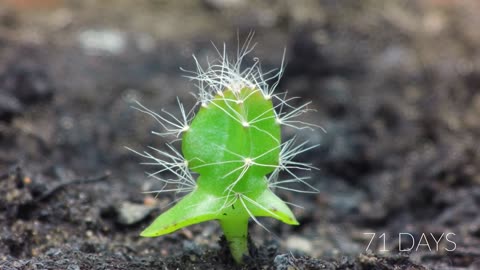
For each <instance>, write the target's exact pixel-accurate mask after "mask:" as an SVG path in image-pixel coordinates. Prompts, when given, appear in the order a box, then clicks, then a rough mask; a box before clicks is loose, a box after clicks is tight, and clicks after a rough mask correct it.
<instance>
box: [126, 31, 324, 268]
mask: <svg viewBox="0 0 480 270" xmlns="http://www.w3.org/2000/svg"><path fill="white" fill-rule="evenodd" d="M247 41H248V43H247V44H246V45H245V46H244V47H243V49H242V50H241V51H239V55H237V60H236V61H235V62H234V63H230V62H229V60H228V57H227V56H226V54H225V50H224V53H223V55H221V58H220V61H219V62H216V63H210V64H209V68H208V69H207V70H206V71H204V70H203V69H202V68H201V67H200V65H199V64H198V62H197V66H198V71H197V72H195V73H194V76H192V77H191V78H192V79H193V80H196V81H197V82H198V86H199V89H200V91H199V94H198V104H201V106H200V109H199V111H198V112H197V114H196V115H195V116H194V117H191V113H185V110H184V108H183V105H182V104H181V103H180V101H179V102H178V104H179V106H180V112H181V115H182V117H181V118H180V119H177V118H175V117H174V116H173V114H170V113H168V112H164V114H157V113H155V112H153V111H150V110H149V109H147V108H145V107H143V106H142V105H140V104H138V105H139V106H138V107H136V109H137V110H140V111H142V112H145V113H148V114H150V115H151V116H153V117H154V118H155V119H156V120H157V121H158V122H159V123H160V124H161V126H162V127H163V128H164V130H165V131H164V132H163V133H156V134H159V135H162V136H166V135H176V136H177V138H178V137H180V136H181V143H182V147H181V149H182V153H180V152H179V151H177V150H176V149H175V147H173V146H171V145H168V146H169V149H170V150H169V151H162V150H159V149H154V148H152V149H153V150H155V152H156V153H158V154H160V155H162V158H158V157H155V156H153V155H151V154H149V153H148V152H144V153H138V152H137V153H138V154H140V155H142V156H143V157H145V158H148V159H151V160H153V162H152V163H147V164H157V165H160V166H162V167H163V169H161V170H159V171H157V172H154V173H151V174H150V176H152V177H155V178H157V179H158V180H161V181H162V182H164V183H165V186H171V185H175V186H176V188H174V189H165V187H164V188H163V189H162V190H158V191H152V192H157V193H161V192H167V191H176V192H187V193H188V194H187V195H185V196H184V197H183V198H182V199H181V200H180V201H179V202H178V203H177V204H176V205H175V206H173V207H172V208H170V209H169V210H167V211H166V212H164V213H162V214H161V215H160V216H159V217H157V219H155V221H154V222H153V223H152V224H151V225H150V226H148V227H147V228H146V229H145V230H144V231H143V232H142V233H141V236H144V237H157V236H161V235H164V234H168V233H172V232H174V231H176V230H178V229H180V228H183V227H186V226H189V225H192V224H196V223H200V222H204V221H209V220H218V221H219V222H220V225H221V228H222V229H223V232H224V234H225V237H226V239H227V242H228V244H229V247H230V251H231V254H232V256H233V258H234V260H235V261H236V262H238V263H242V261H243V257H244V256H248V255H249V254H248V246H247V234H248V222H249V220H250V219H252V220H254V221H255V222H256V223H258V224H260V222H258V220H257V217H272V218H275V219H278V220H280V221H282V222H284V223H287V224H290V225H298V222H297V220H296V219H295V216H294V215H293V213H292V211H291V210H290V209H289V207H288V206H287V205H286V203H285V202H284V201H282V200H281V199H280V198H279V197H277V196H276V195H275V194H274V193H273V191H272V190H273V189H275V188H284V189H287V190H291V191H298V190H295V189H293V188H289V187H285V186H284V184H288V183H292V182H300V183H303V184H305V185H307V186H308V187H309V188H311V189H314V187H312V186H310V185H309V184H308V183H306V182H305V178H303V177H297V176H296V175H295V174H294V173H293V172H292V170H294V169H300V170H310V169H311V168H313V167H312V166H311V165H309V164H306V163H300V162H295V161H292V159H293V158H294V157H295V155H297V154H298V153H302V152H304V151H307V150H309V149H311V148H313V147H315V146H312V147H308V148H303V147H304V145H305V143H303V144H300V145H297V146H294V141H293V140H290V141H286V142H283V143H282V139H281V130H280V127H281V126H282V125H284V126H289V127H291V128H297V129H303V128H311V127H312V126H313V125H310V124H306V123H303V122H301V121H298V120H293V119H294V118H295V117H297V116H299V115H300V114H302V113H303V112H305V111H308V109H307V108H306V107H307V105H308V103H307V104H304V105H301V106H296V107H294V106H292V105H289V104H288V101H289V100H285V99H281V98H280V97H279V96H277V95H274V92H273V91H274V89H275V86H276V85H277V84H278V82H277V83H274V84H273V87H269V84H268V83H267V79H264V74H263V73H262V72H261V70H260V68H259V64H258V61H257V62H255V64H254V65H253V66H251V67H249V68H247V69H244V70H241V61H242V59H243V57H244V56H245V55H246V54H247V53H248V52H250V51H251V49H249V48H248V47H249V46H248V45H249V42H250V41H251V37H250V39H247ZM195 60H196V59H195ZM257 64H258V65H257ZM282 67H283V63H282ZM282 72H283V69H282V68H281V69H280V70H279V71H278V73H277V74H276V76H273V77H277V78H279V77H280V76H281V74H282ZM270 79H271V78H270ZM273 98H276V99H278V100H279V103H278V104H277V105H274V104H273V102H272V99H273ZM285 108H289V110H290V111H289V112H283V109H285ZM132 151H133V150H132ZM167 171H168V172H170V173H173V174H174V175H176V176H177V177H178V179H173V180H172V179H165V178H161V177H160V176H161V175H162V173H163V172H167ZM281 171H285V172H286V173H287V174H289V175H291V176H293V178H292V179H288V180H283V181H277V178H278V176H279V173H280V172H281ZM193 175H198V176H197V177H194V176H193ZM302 192H305V191H302ZM306 192H308V191H306ZM313 192H315V191H313ZM260 225H261V224H260ZM262 226H263V225H262Z"/></svg>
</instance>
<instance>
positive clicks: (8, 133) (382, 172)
mask: <svg viewBox="0 0 480 270" xmlns="http://www.w3.org/2000/svg"><path fill="white" fill-rule="evenodd" d="M479 14H480V2H479V1H476V0H458V1H453V0H418V1H413V0H412V1H407V0H398V1H380V0H367V1H356V0H345V1H335V0H317V1H313V0H312V1H308V0H305V1H303V0H302V1H288V0H284V1H273V0H268V1H243V0H202V1H186V0H185V1H161V0H158V1H154V0H137V1H126V0H116V1H112V0H108V1H99V0H97V1H94V0H83V1H74V0H3V1H1V2H0V230H1V233H0V268H2V269H49V267H51V268H50V269H67V268H68V269H98V268H96V267H100V266H105V267H107V268H114V269H132V268H134V267H136V268H138V269H158V268H159V267H170V268H175V267H179V268H180V269H188V268H191V267H193V266H194V265H195V266H198V267H204V268H205V269H209V268H210V269H213V268H215V269H219V268H220V269H221V268H223V267H231V261H228V260H226V259H225V258H223V257H222V256H220V255H221V254H223V253H222V252H224V249H223V248H222V245H221V244H220V242H219V238H220V235H221V232H220V230H219V228H218V225H217V224H216V223H214V222H210V223H205V224H200V225H195V226H192V227H189V228H186V229H183V230H181V231H179V232H178V233H175V234H172V235H168V236H165V237H160V238H155V239H143V238H140V237H139V236H138V234H139V232H140V231H141V230H142V228H144V227H145V226H146V225H147V224H149V222H150V221H152V220H153V218H154V217H155V216H156V215H158V214H159V213H161V211H162V210H160V208H162V209H165V207H168V204H169V203H170V202H172V201H173V200H174V195H171V196H170V195H162V196H159V197H157V198H154V197H152V196H150V195H145V194H143V193H142V191H145V190H151V189H152V188H154V187H155V185H156V183H155V181H154V180H152V179H148V178H147V177H146V175H145V173H144V171H148V169H149V168H147V167H145V166H141V165H139V164H138V163H139V162H141V161H142V159H141V158H140V157H138V156H136V155H134V154H133V153H132V152H129V151H128V150H126V149H125V147H124V146H129V147H132V148H134V149H137V150H144V149H145V148H146V146H155V147H160V148H161V147H163V144H164V143H165V142H166V140H165V139H164V138H161V137H159V136H155V135H152V134H151V133H150V131H152V130H159V126H158V124H157V123H156V122H155V121H154V120H153V119H152V118H151V117H149V116H148V115H145V114H142V113H139V112H137V111H135V110H133V109H132V108H131V107H130V106H131V103H132V101H133V100H138V101H140V102H142V103H143V104H144V105H145V106H147V107H148V108H150V109H152V110H154V111H160V110H161V109H162V108H164V109H165V110H168V111H171V112H174V113H175V114H177V115H178V113H179V112H178V108H177V106H176V97H177V96H178V97H180V98H181V100H182V102H183V103H184V104H185V106H186V107H187V108H190V107H191V106H193V105H194V103H195V99H194V97H193V96H192V95H191V94H190V92H195V91H196V89H195V87H194V85H193V83H192V82H190V81H189V80H188V79H187V78H184V77H183V76H184V75H187V74H185V73H184V72H182V71H181V70H180V69H179V68H180V67H182V68H185V69H188V70H192V69H194V68H195V65H194V61H193V58H192V54H195V55H196V56H197V57H198V59H200V60H201V61H203V63H206V58H207V57H208V58H209V59H211V58H214V57H216V52H215V49H214V47H213V46H212V42H213V43H214V44H216V45H217V46H222V44H223V42H225V43H226V44H227V49H228V50H230V51H231V52H232V53H234V52H235V51H236V49H237V37H240V41H243V40H244V39H245V38H246V37H247V35H248V33H250V32H251V31H254V32H255V37H254V41H255V42H257V43H258V44H257V46H256V48H255V50H254V51H253V52H252V53H251V54H250V55H249V57H247V58H248V59H247V62H248V61H251V59H252V58H253V57H259V58H260V59H261V61H262V65H263V68H264V69H265V70H268V69H270V68H276V67H279V66H280V64H281V60H282V54H283V51H284V49H286V63H287V65H286V72H285V74H284V77H283V79H282V81H281V84H280V85H279V87H278V89H279V91H285V90H288V94H289V96H291V97H293V96H298V97H300V98H299V99H297V100H295V102H298V105H299V104H302V103H305V102H308V101H310V100H311V101H313V103H312V105H311V108H312V109H315V110H316V111H314V112H310V113H308V114H306V115H304V116H303V117H304V118H302V119H303V120H305V121H307V122H311V123H314V124H317V125H320V126H322V127H323V128H324V129H325V130H326V131H327V132H326V133H323V132H322V131H321V130H317V131H314V132H310V131H306V130H305V131H300V134H299V135H298V136H299V138H301V139H304V140H308V142H309V143H308V145H315V144H320V147H317V148H315V149H314V150H311V151H308V152H306V153H304V154H302V155H301V156H300V157H299V159H300V160H302V161H310V162H312V163H313V164H314V165H315V166H316V167H318V168H320V170H319V171H312V172H311V176H312V179H311V180H310V183H311V184H312V185H313V186H315V187H316V188H318V189H319V190H320V192H319V193H318V194H295V193H291V192H287V191H279V194H280V196H281V197H282V198H284V199H286V200H288V201H290V202H293V203H295V204H298V205H301V206H303V208H294V209H293V210H294V212H295V214H296V216H297V217H298V220H299V221H300V223H301V225H300V226H298V227H289V226H287V225H284V224H280V222H277V221H273V220H268V219H265V220H263V219H262V222H264V224H265V225H266V226H267V227H268V228H269V229H270V230H271V231H272V233H266V232H265V231H264V230H263V229H262V228H261V227H260V226H256V225H254V224H253V226H251V230H250V233H251V236H252V239H253V241H254V242H255V243H256V244H257V246H258V254H257V257H256V259H255V260H256V261H255V263H256V265H258V266H259V267H266V268H268V267H281V266H285V265H290V264H296V265H297V266H299V265H300V266H299V267H301V265H302V263H303V264H305V265H306V264H307V263H311V264H312V265H314V266H315V267H319V266H320V265H321V264H324V265H326V267H330V268H327V269H335V267H337V266H339V265H348V264H351V265H358V266H359V267H364V268H358V269H370V268H369V267H371V266H372V265H377V264H378V265H384V266H385V267H394V266H395V265H397V266H402V267H403V266H407V265H410V264H411V262H410V261H409V260H408V259H407V258H406V257H404V256H398V255H397V253H398V249H399V248H398V243H399V241H400V242H401V241H406V243H404V244H405V246H406V247H410V246H411V245H412V244H414V247H415V248H414V250H412V252H411V254H410V260H411V261H412V262H413V263H416V264H421V265H424V266H427V267H432V268H435V269H442V267H454V268H455V267H457V268H459V269H480V268H478V267H480V151H479V150H480V149H479V145H480V144H479V139H480V121H479V117H480V89H479V88H480V51H479V48H480V31H478V26H479V25H480V16H479ZM293 134H294V130H290V129H285V130H284V137H285V138H290V137H292V135H293ZM308 145H307V146H308ZM106 172H109V174H108V176H107V175H106V174H105V173H106ZM103 176H105V177H103ZM366 232H368V233H370V232H374V233H377V235H376V237H375V238H374V240H373V241H372V243H371V245H370V247H369V249H370V250H371V252H373V253H375V254H379V255H382V256H377V255H372V254H370V255H368V254H367V255H365V250H366V248H367V246H368V244H369V241H370V240H371V239H370V238H371V236H370V235H365V234H364V233H366ZM383 233H385V237H384V238H379V236H380V235H381V234H383ZM399 233H409V234H411V235H412V237H413V238H409V237H405V238H403V239H399V236H398V234H399ZM422 233H426V234H427V235H428V237H429V238H428V240H427V241H428V242H429V244H430V249H432V251H429V250H428V248H427V247H426V246H420V247H419V248H418V250H417V251H416V250H415V249H416V248H417V246H418V244H419V242H420V239H421V236H422ZM447 233H454V234H455V236H453V237H451V238H450V239H451V240H453V241H454V242H455V243H456V247H455V250H453V251H447V250H446V249H452V244H451V243H449V242H446V241H441V242H440V244H439V246H436V245H435V242H434V239H433V238H431V236H430V234H432V236H435V237H437V239H438V237H440V236H441V235H442V234H447ZM412 239H413V243H412ZM444 239H445V238H444ZM384 240H385V242H384ZM384 243H385V244H384ZM423 243H425V242H423ZM384 247H386V249H388V250H390V252H383V251H382V249H385V248H384ZM361 253H363V255H360V254H361ZM219 254H220V255H219ZM279 254H283V255H279ZM277 255H279V256H277ZM302 256H307V257H302ZM342 258H346V259H342ZM332 260H333V261H332ZM335 260H336V261H335ZM332 262H336V264H334V263H332ZM329 263H330V264H329ZM39 265H40V266H39ZM34 267H39V268H34ZM42 267H44V268H42ZM372 267H373V266H372ZM279 269H281V268H279ZM382 269H390V268H382ZM415 269H422V268H415Z"/></svg>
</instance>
